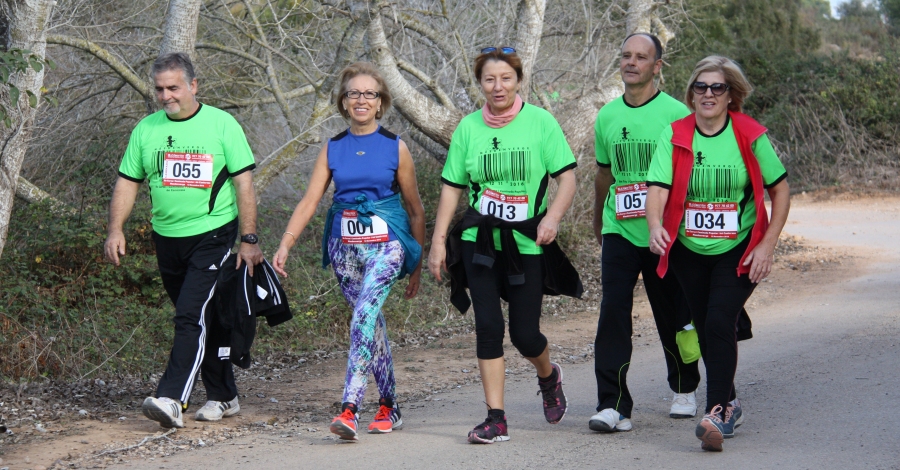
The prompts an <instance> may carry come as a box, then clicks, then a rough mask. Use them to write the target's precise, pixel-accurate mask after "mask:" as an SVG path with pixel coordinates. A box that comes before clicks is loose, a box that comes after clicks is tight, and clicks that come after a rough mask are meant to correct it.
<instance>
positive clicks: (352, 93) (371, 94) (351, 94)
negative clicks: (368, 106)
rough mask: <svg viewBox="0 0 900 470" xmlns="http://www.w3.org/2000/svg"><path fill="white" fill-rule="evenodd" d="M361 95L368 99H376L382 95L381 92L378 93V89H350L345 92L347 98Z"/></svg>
mask: <svg viewBox="0 0 900 470" xmlns="http://www.w3.org/2000/svg"><path fill="white" fill-rule="evenodd" d="M360 95H361V96H362V97H363V98H365V99H367V100H374V99H375V98H378V97H379V96H381V93H378V92H377V91H356V90H350V91H346V92H344V96H346V97H347V98H350V99H351V100H357V99H359V97H360Z"/></svg>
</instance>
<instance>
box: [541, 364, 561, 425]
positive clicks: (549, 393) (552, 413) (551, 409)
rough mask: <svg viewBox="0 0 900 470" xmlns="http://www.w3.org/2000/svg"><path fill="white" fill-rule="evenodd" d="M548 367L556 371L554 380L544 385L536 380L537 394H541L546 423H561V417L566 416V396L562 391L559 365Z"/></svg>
mask: <svg viewBox="0 0 900 470" xmlns="http://www.w3.org/2000/svg"><path fill="white" fill-rule="evenodd" d="M550 365H551V366H552V367H553V370H555V371H556V380H553V381H549V382H546V383H544V382H542V381H541V380H540V379H538V387H540V388H541V390H540V391H539V392H538V393H540V394H542V395H543V398H544V417H545V418H547V422H548V423H550V424H556V423H558V422H560V421H562V419H563V416H565V415H566V409H567V408H568V405H567V404H566V394H565V393H564V392H563V389H562V382H563V373H562V369H561V368H560V367H559V364H556V363H550Z"/></svg>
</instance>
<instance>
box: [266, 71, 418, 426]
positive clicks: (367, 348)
mask: <svg viewBox="0 0 900 470" xmlns="http://www.w3.org/2000/svg"><path fill="white" fill-rule="evenodd" d="M335 104H336V106H337V109H338V111H339V112H340V113H341V115H342V116H344V118H345V119H347V120H349V121H350V128H349V129H347V130H345V131H344V132H341V133H340V134H338V135H336V136H335V137H332V138H331V139H329V140H328V144H327V145H326V146H325V147H324V148H322V151H321V152H319V157H318V159H317V160H316V165H315V168H314V169H313V173H312V177H310V182H309V189H308V190H307V191H306V194H304V195H303V198H302V199H301V200H300V203H299V204H297V208H296V209H294V214H293V215H292V216H291V220H290V221H289V222H288V225H287V229H285V232H284V235H282V237H281V245H280V246H279V247H278V251H277V252H276V253H275V258H274V262H273V263H272V264H273V265H274V268H275V270H276V271H277V272H278V273H279V274H281V275H282V276H285V277H286V276H287V273H286V272H285V271H284V266H285V261H286V260H287V256H288V251H289V250H290V249H291V247H292V246H293V245H294V243H296V241H297V237H298V236H299V235H300V233H302V232H303V229H304V228H305V227H306V224H308V223H309V220H310V219H311V218H312V216H313V215H314V214H315V212H316V206H318V205H319V201H321V199H322V196H323V195H324V194H325V190H326V189H328V186H329V185H330V184H331V181H332V180H334V187H335V190H334V201H333V203H332V206H331V209H330V210H329V211H328V218H327V221H326V225H325V234H324V236H323V239H322V251H323V257H322V258H323V259H322V267H325V266H327V265H328V264H329V263H330V264H332V265H333V267H334V273H335V275H336V276H337V279H338V282H339V283H340V286H341V291H342V292H343V294H344V297H345V298H346V299H347V302H348V303H349V304H350V307H351V308H352V309H353V316H352V318H351V321H350V353H349V356H348V359H347V377H346V381H345V384H344V396H343V400H342V401H343V405H342V407H341V414H340V415H339V416H337V417H336V418H334V420H333V421H332V423H331V432H333V433H335V434H337V435H338V436H340V438H341V439H347V440H356V439H357V423H358V420H359V415H358V410H359V406H360V405H361V404H362V399H363V394H364V393H365V390H366V382H367V381H368V375H369V372H372V373H373V375H374V376H375V381H376V383H377V384H378V391H379V393H380V395H381V397H380V400H379V408H378V412H377V413H376V414H375V417H374V419H373V421H372V423H371V424H369V427H368V431H369V432H370V433H387V432H391V431H392V430H394V429H399V428H400V427H402V425H403V421H402V420H401V419H400V408H399V406H398V405H397V401H396V395H395V382H394V364H393V360H392V358H391V349H390V345H389V343H388V338H387V332H386V325H385V321H384V314H383V313H382V312H381V307H382V305H383V304H384V301H385V299H387V296H388V294H389V293H390V290H391V286H393V285H394V282H396V281H397V280H398V279H401V278H403V277H404V276H405V275H407V274H409V284H408V285H407V287H406V294H405V297H406V298H407V299H411V298H413V297H415V295H416V293H417V292H418V290H419V278H420V275H421V270H422V265H421V252H422V243H423V241H424V239H425V209H424V208H423V207H422V201H421V199H420V198H419V189H418V186H417V184H416V170H415V166H414V164H413V160H412V156H411V155H410V153H409V149H408V148H407V147H406V144H405V143H403V141H402V140H400V138H399V137H397V136H396V135H394V134H392V133H390V132H388V131H387V130H385V129H384V128H382V127H381V126H380V125H379V124H378V119H381V117H382V116H383V115H384V113H385V112H386V111H387V110H388V108H390V106H391V94H390V91H389V90H388V89H387V85H386V84H385V82H384V79H382V77H381V74H380V73H379V72H378V70H377V69H376V68H375V66H374V65H372V64H370V63H367V62H357V63H355V64H352V65H350V66H348V67H347V68H345V69H344V70H343V71H342V72H341V86H340V90H339V92H338V93H337V94H336V95H335ZM401 197H402V198H403V202H404V206H405V207H406V209H405V210H404V209H403V206H401V205H400V198H401Z"/></svg>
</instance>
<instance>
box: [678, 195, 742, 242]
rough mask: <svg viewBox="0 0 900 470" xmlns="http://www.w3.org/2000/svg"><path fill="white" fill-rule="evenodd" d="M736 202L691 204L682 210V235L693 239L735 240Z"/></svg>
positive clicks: (736, 222) (736, 225)
mask: <svg viewBox="0 0 900 470" xmlns="http://www.w3.org/2000/svg"><path fill="white" fill-rule="evenodd" d="M737 229H738V212H737V203H736V202H692V201H688V202H687V204H686V205H685V209H684V233H685V234H686V235H687V236H689V237H695V238H728V239H732V240H733V239H735V238H737Z"/></svg>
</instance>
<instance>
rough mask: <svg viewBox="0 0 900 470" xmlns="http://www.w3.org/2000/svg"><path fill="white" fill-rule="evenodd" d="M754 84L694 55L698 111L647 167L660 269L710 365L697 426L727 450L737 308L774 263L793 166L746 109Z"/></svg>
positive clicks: (703, 437)
mask: <svg viewBox="0 0 900 470" xmlns="http://www.w3.org/2000/svg"><path fill="white" fill-rule="evenodd" d="M751 91H752V87H751V86H750V83H749V82H748V81H747V78H746V77H745V76H744V73H743V71H741V69H740V67H738V65H737V64H735V63H734V62H732V61H731V60H730V59H727V58H725V57H720V56H710V57H707V58H705V59H703V60H701V61H700V62H699V63H697V66H696V67H695V68H694V73H693V74H692V75H691V80H690V82H689V85H688V87H687V90H686V92H685V101H686V103H687V104H688V107H690V108H691V110H692V111H693V114H691V115H689V116H688V117H686V118H684V119H681V120H679V121H675V122H674V123H672V125H671V126H670V127H668V128H667V129H666V130H665V131H663V133H662V135H661V136H660V138H659V142H658V143H657V147H656V153H655V154H654V156H653V160H652V162H651V164H650V171H649V173H648V175H647V179H648V181H647V185H648V187H649V188H648V189H649V190H648V194H647V224H648V226H649V229H650V250H651V251H653V252H654V253H656V254H658V255H660V260H659V266H658V268H657V273H658V274H659V275H660V276H664V275H666V273H667V271H671V272H669V273H668V275H669V276H671V275H675V276H676V277H677V278H678V281H679V283H680V284H681V287H682V289H683V290H684V294H685V297H686V298H687V301H688V305H689V306H690V310H691V315H692V316H693V319H694V325H695V327H696V328H697V334H698V337H699V340H700V349H701V352H702V355H703V362H704V363H705V364H706V383H707V390H706V415H705V416H704V417H703V419H702V420H701V421H700V423H699V424H698V425H697V428H696V431H695V434H696V436H697V438H699V439H700V441H701V446H700V447H701V448H702V449H704V450H710V451H721V450H722V443H723V439H727V438H730V437H733V436H734V428H735V427H737V426H739V425H740V424H741V421H742V419H743V416H742V415H743V410H742V409H741V406H740V401H738V400H737V398H736V397H737V395H736V393H735V388H734V376H735V371H736V369H737V362H738V351H737V337H736V334H735V331H736V324H737V320H738V315H739V313H740V312H741V309H742V308H743V306H744V303H745V302H746V301H747V299H748V298H749V297H750V294H751V293H753V289H754V288H756V286H757V284H758V283H759V282H760V281H761V280H763V278H765V277H766V276H768V275H769V272H770V271H771V269H772V263H773V261H774V258H775V245H776V243H777V242H778V236H779V234H781V230H782V229H783V228H784V224H785V222H786V221H787V217H788V211H789V210H790V192H789V189H788V183H787V172H786V171H785V169H784V166H783V165H782V164H781V161H779V160H778V156H777V155H776V154H775V150H774V149H773V148H772V144H771V143H770V142H769V138H768V137H767V136H766V134H765V132H766V128H765V127H763V126H762V125H760V124H759V123H758V122H756V121H755V120H753V119H752V118H750V117H749V116H747V115H746V114H743V113H741V106H742V105H743V103H744V100H746V99H747V97H748V96H749V95H750V92H751ZM764 192H768V194H769V198H770V199H771V200H772V217H771V220H769V218H768V217H767V214H766V206H765V204H764V197H765V194H764Z"/></svg>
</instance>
